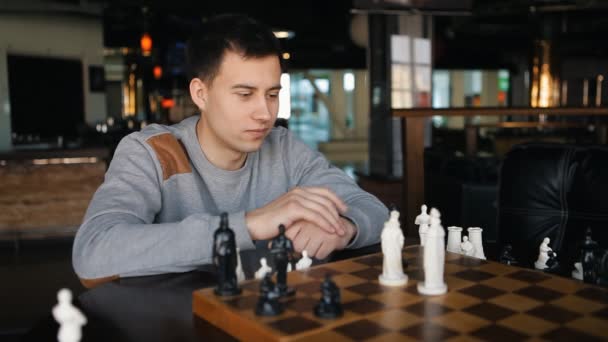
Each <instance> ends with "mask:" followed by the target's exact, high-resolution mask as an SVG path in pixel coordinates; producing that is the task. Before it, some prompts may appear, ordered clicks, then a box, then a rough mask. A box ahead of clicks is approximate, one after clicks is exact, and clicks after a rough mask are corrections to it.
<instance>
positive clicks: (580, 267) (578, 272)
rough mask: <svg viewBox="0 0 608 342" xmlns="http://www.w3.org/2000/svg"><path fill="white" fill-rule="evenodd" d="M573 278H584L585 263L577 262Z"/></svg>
mask: <svg viewBox="0 0 608 342" xmlns="http://www.w3.org/2000/svg"><path fill="white" fill-rule="evenodd" d="M572 278H574V279H577V280H583V263H582V262H575V263H574V270H572Z"/></svg>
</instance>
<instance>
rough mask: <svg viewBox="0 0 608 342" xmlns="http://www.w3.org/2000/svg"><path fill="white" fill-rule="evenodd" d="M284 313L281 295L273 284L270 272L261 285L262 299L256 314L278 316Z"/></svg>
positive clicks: (259, 301)
mask: <svg viewBox="0 0 608 342" xmlns="http://www.w3.org/2000/svg"><path fill="white" fill-rule="evenodd" d="M282 312H283V305H282V304H281V303H280V302H279V294H278V292H277V291H276V288H275V286H274V283H273V282H272V278H271V275H270V272H268V273H266V274H265V275H264V279H262V282H261V283H260V297H259V299H258V303H257V304H256V306H255V314H256V315H258V316H277V315H280V314H281V313H282Z"/></svg>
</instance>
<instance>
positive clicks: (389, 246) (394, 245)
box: [378, 210, 408, 286]
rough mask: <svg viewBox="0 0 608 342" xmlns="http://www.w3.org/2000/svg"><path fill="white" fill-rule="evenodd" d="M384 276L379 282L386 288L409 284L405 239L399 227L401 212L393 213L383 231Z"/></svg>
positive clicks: (379, 277)
mask: <svg viewBox="0 0 608 342" xmlns="http://www.w3.org/2000/svg"><path fill="white" fill-rule="evenodd" d="M380 236H381V244H382V256H383V258H382V274H380V276H378V281H379V282H380V284H382V285H386V286H402V285H405V284H407V281H408V277H407V275H406V274H405V273H403V261H402V260H403V254H402V250H403V244H404V242H405V238H404V236H403V231H402V230H401V226H400V225H399V212H398V211H397V210H393V211H391V215H390V218H389V220H388V221H386V222H385V223H384V228H383V229H382V234H381V235H380Z"/></svg>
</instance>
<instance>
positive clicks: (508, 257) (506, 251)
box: [499, 245, 517, 266]
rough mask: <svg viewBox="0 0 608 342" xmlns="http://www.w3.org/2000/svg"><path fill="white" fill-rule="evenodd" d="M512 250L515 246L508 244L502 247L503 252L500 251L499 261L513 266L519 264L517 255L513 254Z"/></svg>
mask: <svg viewBox="0 0 608 342" xmlns="http://www.w3.org/2000/svg"><path fill="white" fill-rule="evenodd" d="M512 251H513V246H511V245H506V246H505V247H504V248H503V249H502V253H500V259H499V261H500V262H501V263H503V264H505V265H512V266H515V265H517V260H515V257H514V256H513V253H512Z"/></svg>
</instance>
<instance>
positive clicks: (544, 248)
mask: <svg viewBox="0 0 608 342" xmlns="http://www.w3.org/2000/svg"><path fill="white" fill-rule="evenodd" d="M550 241H551V240H550V239H549V238H548V237H546V238H544V239H543V242H542V243H541V244H540V246H539V247H538V259H536V262H534V268H536V269H537V270H544V269H545V268H547V260H549V251H552V249H551V247H549V242H550Z"/></svg>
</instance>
